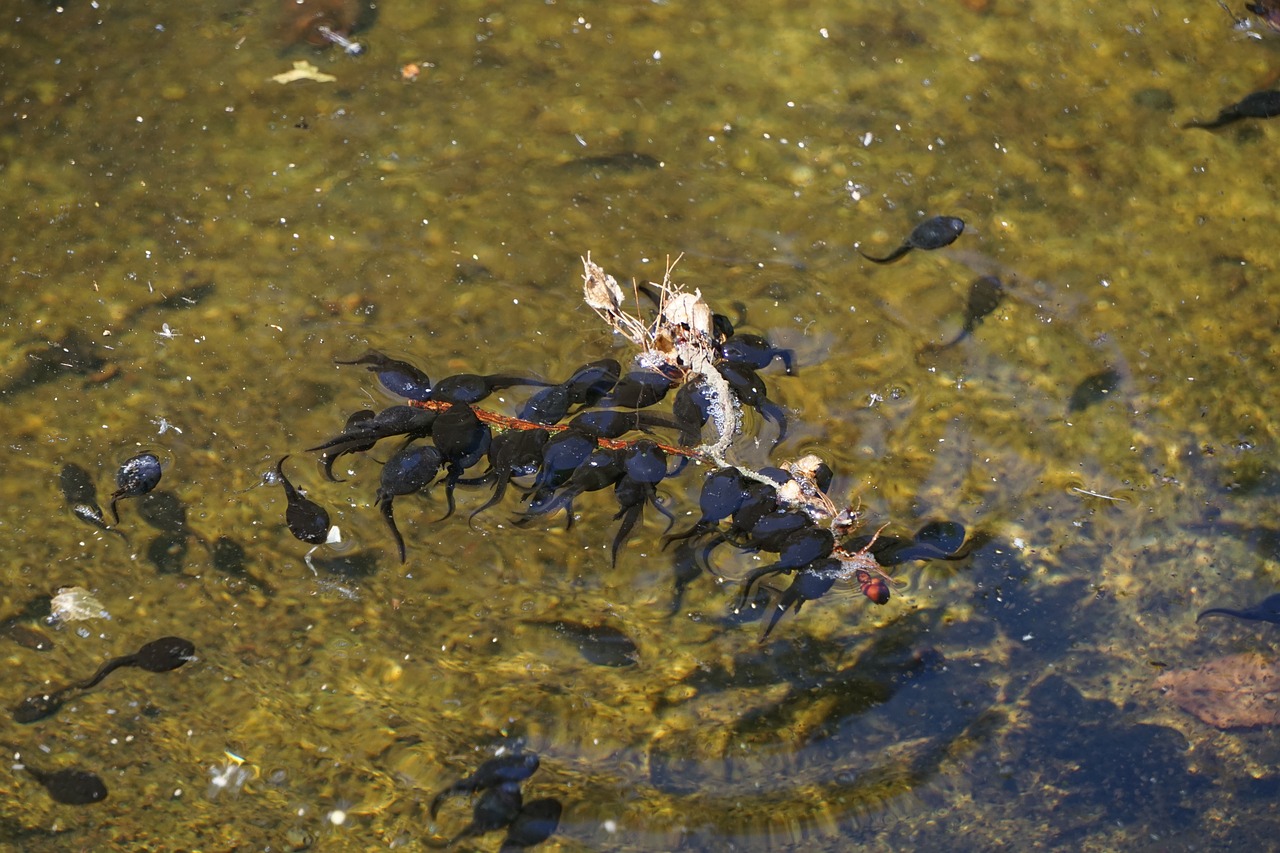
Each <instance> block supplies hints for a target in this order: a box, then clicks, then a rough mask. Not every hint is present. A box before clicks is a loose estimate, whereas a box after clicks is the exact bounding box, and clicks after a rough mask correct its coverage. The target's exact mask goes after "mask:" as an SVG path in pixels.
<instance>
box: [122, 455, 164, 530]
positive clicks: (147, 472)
mask: <svg viewBox="0 0 1280 853" xmlns="http://www.w3.org/2000/svg"><path fill="white" fill-rule="evenodd" d="M160 475H161V467H160V457H158V456H156V455H155V454H154V453H139V454H138V455H137V456H134V457H132V458H130V459H126V460H125V461H124V464H122V465H121V466H120V470H119V471H117V472H116V486H117V488H116V490H115V491H114V492H112V493H111V515H112V517H113V518H115V520H116V524H119V523H120V513H119V512H118V511H117V510H116V502H117V501H119V500H120V499H121V498H137V497H141V496H142V495H145V494H146V493H147V492H149V491H151V490H152V489H154V488H155V487H156V486H158V485H160Z"/></svg>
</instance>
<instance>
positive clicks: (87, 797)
mask: <svg viewBox="0 0 1280 853" xmlns="http://www.w3.org/2000/svg"><path fill="white" fill-rule="evenodd" d="M22 769H23V770H26V771H27V773H29V774H30V775H31V777H32V778H33V779H35V780H36V781H37V782H39V783H40V784H41V785H42V786H44V789H45V790H46V791H48V792H49V796H50V797H52V798H53V800H54V802H57V803H62V804H63V805H64V806H90V805H93V804H94V803H100V802H102V801H103V800H105V799H106V798H107V786H106V783H104V782H103V781H102V777H100V776H98V774H97V773H92V772H90V771H88V770H77V769H75V768H68V769H66V770H54V771H52V772H45V771H43V770H39V769H37V768H35V767H32V766H31V765H30V764H27V763H26V762H25V761H24V762H23V763H22Z"/></svg>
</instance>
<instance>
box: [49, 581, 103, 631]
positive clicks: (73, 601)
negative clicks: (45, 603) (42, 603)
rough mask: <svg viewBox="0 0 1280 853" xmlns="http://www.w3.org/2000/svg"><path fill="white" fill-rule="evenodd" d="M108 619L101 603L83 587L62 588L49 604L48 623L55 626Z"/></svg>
mask: <svg viewBox="0 0 1280 853" xmlns="http://www.w3.org/2000/svg"><path fill="white" fill-rule="evenodd" d="M110 618H111V614H110V613H108V612H107V608H105V607H103V606H102V602H101V601H99V600H98V599H96V598H94V597H93V593H91V592H89V590H87V589H85V588H84V587H79V586H69V587H63V588H61V589H59V590H58V594H57V595H55V596H54V597H53V600H52V601H51V602H50V603H49V621H50V622H52V623H53V624H55V625H57V624H59V623H62V622H83V621H85V620H86V619H110Z"/></svg>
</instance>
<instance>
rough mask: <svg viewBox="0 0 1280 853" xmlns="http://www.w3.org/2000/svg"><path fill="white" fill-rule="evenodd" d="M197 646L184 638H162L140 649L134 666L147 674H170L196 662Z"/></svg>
mask: <svg viewBox="0 0 1280 853" xmlns="http://www.w3.org/2000/svg"><path fill="white" fill-rule="evenodd" d="M195 655H196V646H195V643H193V642H191V641H190V640H187V639H183V638H182V637H161V638H160V639H158V640H152V641H151V642H149V643H147V644H146V645H145V646H143V647H142V648H140V649H138V652H137V654H136V655H135V657H136V658H137V660H136V661H135V663H134V665H135V666H137V667H138V668H139V669H144V670H146V671H147V672H169V671H170V670H174V669H177V668H178V667H180V666H182V665H183V664H184V663H186V662H188V661H191V660H195Z"/></svg>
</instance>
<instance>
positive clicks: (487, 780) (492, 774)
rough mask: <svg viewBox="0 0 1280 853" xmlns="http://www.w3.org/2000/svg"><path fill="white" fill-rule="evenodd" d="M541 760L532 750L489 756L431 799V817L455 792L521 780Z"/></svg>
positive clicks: (433, 817)
mask: <svg viewBox="0 0 1280 853" xmlns="http://www.w3.org/2000/svg"><path fill="white" fill-rule="evenodd" d="M540 763H541V762H540V761H539V759H538V756H537V754H536V753H533V752H508V753H506V754H505V755H499V756H497V757H495V758H490V759H489V760H488V761H486V762H484V763H483V764H481V765H480V766H479V767H477V768H476V772H474V773H472V774H471V775H470V776H466V777H464V778H462V779H459V780H458V781H457V782H454V783H453V784H452V785H450V786H449V787H447V788H445V789H444V790H443V791H441V792H440V793H438V794H436V795H435V797H434V798H433V799H432V800H431V808H430V813H431V819H432V820H435V817H436V814H437V813H438V812H439V811H440V805H441V803H443V802H444V801H445V800H446V799H448V798H449V797H451V796H453V795H455V794H474V793H475V792H476V791H483V790H487V789H489V788H495V787H498V786H500V785H511V784H516V785H518V784H519V783H521V782H523V781H524V780H525V779H528V778H529V777H530V776H532V775H533V774H534V772H535V771H537V769H538V765H539V764H540Z"/></svg>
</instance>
